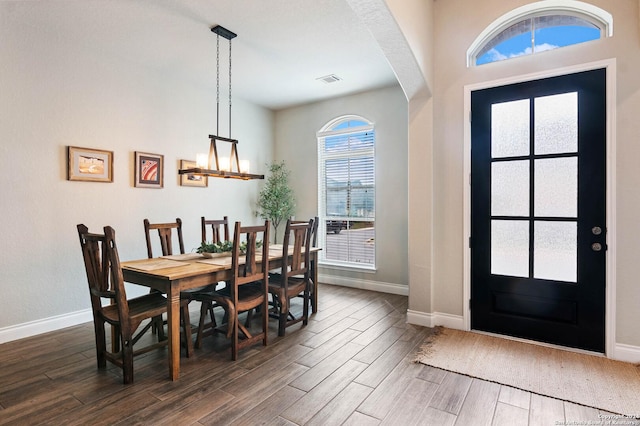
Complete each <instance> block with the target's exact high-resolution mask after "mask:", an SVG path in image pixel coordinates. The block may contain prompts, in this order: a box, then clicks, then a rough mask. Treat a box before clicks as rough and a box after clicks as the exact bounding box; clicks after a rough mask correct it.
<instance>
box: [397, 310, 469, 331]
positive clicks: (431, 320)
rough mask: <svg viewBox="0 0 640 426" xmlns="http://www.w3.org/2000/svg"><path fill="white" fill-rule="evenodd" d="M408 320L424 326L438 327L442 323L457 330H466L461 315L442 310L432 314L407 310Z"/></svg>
mask: <svg viewBox="0 0 640 426" xmlns="http://www.w3.org/2000/svg"><path fill="white" fill-rule="evenodd" d="M407 322H408V323H409V324H415V325H421V326H423V327H436V326H438V325H441V326H443V327H447V328H453V329H456V330H464V321H463V319H462V317H461V316H460V315H451V314H445V313H442V312H434V313H432V314H430V313H426V312H419V311H412V310H411V309H408V310H407Z"/></svg>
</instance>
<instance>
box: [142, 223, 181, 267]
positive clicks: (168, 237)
mask: <svg viewBox="0 0 640 426" xmlns="http://www.w3.org/2000/svg"><path fill="white" fill-rule="evenodd" d="M143 224H144V234H145V239H146V241H147V256H149V259H151V258H152V257H153V248H152V244H151V231H152V230H157V231H158V236H159V237H160V251H161V252H162V256H171V255H173V254H174V253H173V241H174V239H173V232H172V231H173V230H174V229H175V231H176V234H177V237H178V245H179V248H180V253H175V254H184V241H183V239H182V220H180V218H177V219H176V221H175V222H169V223H150V222H149V219H144V220H143Z"/></svg>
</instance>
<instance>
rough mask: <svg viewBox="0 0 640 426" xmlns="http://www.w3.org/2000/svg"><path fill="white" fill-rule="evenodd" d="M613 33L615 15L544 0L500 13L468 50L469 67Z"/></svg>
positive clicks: (560, 0) (580, 4)
mask: <svg viewBox="0 0 640 426" xmlns="http://www.w3.org/2000/svg"><path fill="white" fill-rule="evenodd" d="M612 35H613V17H612V16H611V14H609V13H608V12H606V11H605V10H602V9H600V8H598V7H595V6H593V5H590V4H588V3H584V2H581V1H574V0H545V1H538V2H536V3H532V4H529V5H526V6H523V7H520V8H518V9H515V10H512V11H511V12H509V13H507V14H505V15H503V16H501V17H500V18H498V19H497V20H495V21H494V22H493V23H492V24H491V25H489V26H488V27H487V28H486V29H485V30H484V31H483V32H482V34H480V35H479V36H478V38H477V39H476V40H475V41H474V42H473V44H472V45H471V47H470V48H469V50H468V51H467V66H473V65H482V64H486V63H490V62H496V61H502V60H504V59H510V58H515V57H518V56H523V55H531V54H534V53H538V52H543V51H545V50H552V49H557V48H559V47H565V46H569V45H573V44H578V43H583V42H586V41H591V40H597V39H600V38H602V37H610V36H612Z"/></svg>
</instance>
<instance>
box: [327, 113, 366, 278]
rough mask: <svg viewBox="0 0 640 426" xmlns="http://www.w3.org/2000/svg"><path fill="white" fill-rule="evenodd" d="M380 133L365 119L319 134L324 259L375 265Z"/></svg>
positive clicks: (342, 122) (334, 124)
mask: <svg viewBox="0 0 640 426" xmlns="http://www.w3.org/2000/svg"><path fill="white" fill-rule="evenodd" d="M374 148H375V131H374V129H373V125H372V124H370V123H369V122H367V121H366V120H363V119H361V118H360V117H354V116H348V117H342V118H340V119H337V120H334V121H333V122H332V123H329V124H328V125H327V126H325V129H324V130H322V131H321V132H319V133H318V162H319V167H318V171H319V176H318V183H319V188H318V194H319V202H318V205H319V209H320V211H319V217H320V229H319V236H320V244H321V247H322V248H323V250H322V251H321V252H320V261H321V262H322V263H325V264H332V265H341V266H357V267H364V268H374V267H375V157H374V152H375V151H374Z"/></svg>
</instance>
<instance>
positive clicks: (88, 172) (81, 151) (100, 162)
mask: <svg viewBox="0 0 640 426" xmlns="http://www.w3.org/2000/svg"><path fill="white" fill-rule="evenodd" d="M67 180H78V181H86V182H113V151H104V150H102V149H93V148H80V147H77V146H68V147H67Z"/></svg>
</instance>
